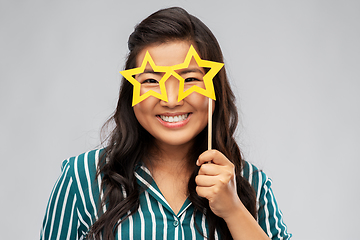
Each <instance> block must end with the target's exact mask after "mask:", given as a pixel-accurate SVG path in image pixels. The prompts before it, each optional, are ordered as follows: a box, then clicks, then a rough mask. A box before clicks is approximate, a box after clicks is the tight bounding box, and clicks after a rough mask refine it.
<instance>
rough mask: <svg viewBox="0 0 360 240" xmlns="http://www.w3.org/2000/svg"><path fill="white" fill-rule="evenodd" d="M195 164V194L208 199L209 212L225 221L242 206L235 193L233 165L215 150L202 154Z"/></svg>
mask: <svg viewBox="0 0 360 240" xmlns="http://www.w3.org/2000/svg"><path fill="white" fill-rule="evenodd" d="M196 164H197V165H198V166H200V170H199V173H198V175H197V176H196V178H195V182H196V184H197V187H196V192H197V194H198V195H199V196H200V197H204V198H206V199H208V200H209V205H210V208H211V210H212V211H213V212H214V213H215V214H216V215H217V216H218V217H221V218H223V219H224V220H225V221H226V219H227V218H230V217H231V215H232V213H234V210H236V209H238V208H239V207H241V206H242V202H241V200H240V198H239V196H238V195H237V191H236V178H235V168H234V164H233V163H232V162H230V161H229V159H227V158H226V157H225V156H224V155H223V154H222V153H221V152H219V151H217V150H207V151H205V152H203V153H202V154H201V155H200V156H199V159H198V160H197V162H196Z"/></svg>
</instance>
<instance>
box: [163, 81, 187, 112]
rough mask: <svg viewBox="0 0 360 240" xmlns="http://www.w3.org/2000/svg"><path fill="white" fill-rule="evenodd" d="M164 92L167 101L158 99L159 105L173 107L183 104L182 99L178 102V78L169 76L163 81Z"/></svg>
mask: <svg viewBox="0 0 360 240" xmlns="http://www.w3.org/2000/svg"><path fill="white" fill-rule="evenodd" d="M165 87H166V94H167V98H168V101H167V102H165V101H163V100H160V105H161V106H163V107H169V108H175V107H176V106H181V105H183V104H184V101H183V100H181V101H180V102H178V97H179V80H178V79H176V78H175V77H173V76H171V77H170V78H169V79H168V80H166V82H165Z"/></svg>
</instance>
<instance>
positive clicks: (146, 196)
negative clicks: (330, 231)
mask: <svg viewBox="0 0 360 240" xmlns="http://www.w3.org/2000/svg"><path fill="white" fill-rule="evenodd" d="M128 46H129V50H130V52H129V55H128V58H127V61H126V66H125V70H129V69H135V68H139V67H140V66H141V65H142V63H143V59H144V58H145V55H146V54H150V56H151V58H152V60H153V61H154V63H155V65H156V66H174V65H175V66H176V65H178V64H181V63H183V62H184V58H185V56H186V55H187V53H188V51H189V49H190V48H191V46H193V47H194V48H195V49H196V52H197V53H198V54H199V55H200V57H201V59H206V60H209V61H213V62H219V63H222V62H223V57H222V53H221V49H220V47H219V44H218V43H217V40H216V38H215V37H214V36H213V34H212V33H211V31H210V30H209V29H208V28H207V27H206V26H205V25H204V24H203V23H202V22H201V21H200V20H199V19H197V18H196V17H194V16H192V15H190V14H188V13H187V12H186V11H185V10H183V9H181V8H169V9H163V10H160V11H158V12H156V13H154V14H152V15H150V16H149V17H148V18H146V19H145V20H143V21H142V22H141V23H140V24H139V25H137V26H136V28H135V30H134V32H133V33H132V34H131V35H130V37H129V41H128ZM208 70H209V69H206V68H202V67H200V66H199V65H198V64H197V62H196V61H195V60H194V59H192V60H191V62H190V64H189V66H188V67H187V68H185V71H176V72H177V73H178V74H179V75H181V77H183V78H184V79H185V83H184V85H185V86H187V87H189V86H194V85H196V86H199V87H201V88H204V82H203V81H202V77H204V75H205V74H206V73H207V71H208ZM163 75H164V73H161V72H160V73H159V72H156V71H154V69H152V68H151V66H150V67H149V64H147V66H146V70H145V71H144V72H142V73H139V74H136V75H135V76H134V78H135V79H136V80H137V81H138V82H139V83H141V94H143V93H144V92H146V91H148V90H151V89H156V88H158V87H159V82H160V81H161V78H162V76H163ZM213 84H214V89H215V95H216V101H215V102H214V103H215V104H214V105H215V106H214V107H213V127H212V129H213V136H212V142H213V150H206V146H207V124H208V122H207V121H208V120H207V111H208V110H207V109H208V98H207V97H205V96H203V95H201V94H199V93H197V92H193V93H191V94H190V95H188V96H187V97H185V98H184V99H181V100H180V101H179V100H178V89H179V81H178V79H177V78H175V77H174V76H170V77H169V78H168V79H167V80H166V83H165V86H166V92H167V98H168V99H167V101H165V100H161V99H158V98H155V97H152V96H150V97H148V98H146V99H144V100H143V101H141V102H139V103H137V104H135V105H134V106H133V107H132V106H131V102H132V99H133V85H132V84H131V83H130V82H129V81H127V80H126V79H125V78H123V79H122V84H121V89H120V95H119V100H118V105H117V109H116V111H115V113H114V115H113V117H112V118H111V119H110V120H109V122H111V121H114V122H115V123H116V126H115V128H114V130H113V131H112V133H111V135H110V138H109V143H108V146H107V147H106V148H104V149H101V150H95V151H90V152H87V153H85V154H82V155H80V156H77V157H74V158H70V159H68V160H65V161H64V162H63V168H62V175H61V176H60V178H59V180H58V181H57V183H56V184H55V187H54V189H53V192H52V194H51V196H50V200H49V203H48V207H47V210H46V215H45V218H44V223H43V229H42V231H41V238H42V239H57V238H58V239H84V238H88V239H206V238H210V239H269V238H271V239H289V238H290V237H291V234H288V233H287V231H286V226H285V224H284V223H283V221H282V214H281V212H280V210H279V209H278V207H277V204H276V201H275V198H274V197H273V193H272V190H271V188H270V185H271V180H270V179H268V178H267V176H266V175H265V174H264V173H262V172H260V171H258V170H257V169H256V168H255V167H254V166H253V165H251V164H249V163H247V162H246V161H244V160H243V159H242V156H241V152H240V149H239V147H238V145H237V144H236V142H235V140H234V137H233V134H234V131H235V129H236V125H237V121H238V118H237V110H236V107H235V105H234V102H235V99H234V95H233V93H232V91H231V89H230V86H229V83H228V80H227V76H226V73H225V69H224V68H222V69H221V70H220V72H219V73H218V74H217V75H216V76H215V78H214V79H213Z"/></svg>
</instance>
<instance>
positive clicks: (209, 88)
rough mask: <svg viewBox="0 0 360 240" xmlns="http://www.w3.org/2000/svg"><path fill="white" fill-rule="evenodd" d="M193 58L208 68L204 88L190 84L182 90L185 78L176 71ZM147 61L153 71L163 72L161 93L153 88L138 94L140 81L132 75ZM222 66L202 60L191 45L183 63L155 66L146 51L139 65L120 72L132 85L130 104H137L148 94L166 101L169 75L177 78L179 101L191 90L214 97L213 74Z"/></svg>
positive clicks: (186, 65)
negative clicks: (166, 83) (166, 85)
mask: <svg viewBox="0 0 360 240" xmlns="http://www.w3.org/2000/svg"><path fill="white" fill-rule="evenodd" d="M192 58H194V59H195V61H196V63H197V64H198V66H199V67H204V68H209V71H208V72H207V73H206V74H205V75H204V77H203V81H204V85H205V89H203V88H201V87H199V86H196V85H194V86H191V87H190V88H189V89H187V90H186V91H184V85H185V79H184V78H182V77H181V76H180V75H179V74H178V73H177V72H176V71H177V70H180V69H185V68H187V67H188V66H189V65H190V61H191V59H192ZM147 63H149V64H150V66H151V67H152V69H153V70H154V72H164V73H165V74H164V76H163V77H162V78H161V80H160V81H159V87H160V91H161V93H158V92H155V91H153V90H149V91H147V92H146V93H144V94H143V95H140V87H141V83H139V82H138V81H137V80H136V79H135V78H134V77H133V76H134V75H136V74H140V73H143V72H144V70H145V67H146V65H147ZM223 66H224V64H223V63H219V62H213V61H208V60H202V59H201V58H200V56H199V55H198V54H197V52H196V50H195V48H194V47H193V46H192V45H191V46H190V49H189V51H188V53H187V55H186V57H185V60H184V62H183V63H181V64H178V65H173V66H156V65H155V63H154V61H153V60H152V58H151V56H150V54H149V52H146V54H145V57H144V60H143V62H142V64H141V66H140V67H138V68H132V69H128V70H124V71H121V72H120V73H121V74H122V75H123V76H124V78H126V79H127V80H128V81H129V82H130V83H131V84H132V85H133V86H134V88H133V100H132V106H134V105H136V104H138V103H139V102H141V101H143V100H144V99H146V98H148V97H149V96H154V97H156V98H158V99H160V100H163V101H166V102H167V101H168V99H167V94H166V87H165V82H166V80H167V79H169V77H170V76H174V77H175V78H177V79H178V80H179V82H180V83H179V94H178V101H179V102H180V101H181V100H182V99H184V98H186V97H187V96H188V95H189V94H191V93H192V92H198V93H200V94H202V95H204V96H206V97H209V98H211V99H213V100H216V98H215V90H214V84H213V81H212V80H213V78H214V77H215V75H216V74H217V73H218V72H219V71H220V70H221V68H222V67H223Z"/></svg>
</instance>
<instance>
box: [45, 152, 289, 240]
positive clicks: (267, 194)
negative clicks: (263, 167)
mask: <svg viewBox="0 0 360 240" xmlns="http://www.w3.org/2000/svg"><path fill="white" fill-rule="evenodd" d="M101 151H102V150H101V149H99V150H93V151H89V152H86V153H84V154H81V155H79V156H77V157H72V158H69V159H67V160H65V161H64V162H63V164H62V174H61V176H60V177H59V178H58V180H57V182H56V183H55V186H54V188H53V190H52V192H51V195H50V199H49V202H48V205H47V209H46V213H45V217H44V221H43V227H42V229H41V233H40V239H43V240H45V239H85V238H86V234H87V232H88V231H89V229H90V226H91V225H92V224H93V223H94V222H95V221H96V220H97V219H98V211H97V210H98V206H99V202H100V197H101V196H102V194H103V192H101V190H100V186H101V178H100V177H98V178H97V179H96V167H97V165H98V162H99V157H100V153H101ZM135 176H136V178H137V182H138V184H139V185H140V186H142V187H145V188H146V191H143V192H141V194H140V206H139V208H138V210H137V211H136V213H135V214H134V215H132V216H130V217H129V218H128V219H127V220H126V221H124V222H123V223H122V224H120V225H119V227H118V229H117V232H116V239H117V240H121V239H144V240H145V239H152V240H155V239H163V240H166V239H175V240H183V239H192V240H197V239H206V237H207V235H208V234H209V233H208V227H207V226H208V224H207V221H206V218H205V215H204V214H202V213H200V212H197V213H196V214H194V207H193V205H192V203H191V202H190V200H189V199H187V200H186V201H185V203H184V204H183V206H182V208H181V210H180V211H179V213H177V214H175V213H174V212H173V210H172V209H171V207H170V206H169V204H168V203H167V201H166V199H165V198H164V196H163V195H162V194H161V192H160V190H159V188H158V187H157V186H156V183H155V181H153V179H152V177H151V174H150V171H149V170H148V169H147V168H146V167H145V166H139V167H138V168H137V169H136V170H135ZM243 176H244V177H245V178H246V179H248V181H249V182H250V184H251V185H252V186H253V187H254V189H255V191H256V196H257V203H258V206H260V207H259V208H258V222H259V224H260V226H261V227H262V228H263V229H264V231H265V232H266V233H267V234H268V236H269V237H270V238H272V239H290V237H291V234H288V233H287V229H286V225H285V224H284V223H283V220H282V213H281V211H280V209H279V208H278V206H277V203H276V200H275V198H274V195H273V192H272V190H271V180H270V179H269V178H268V177H267V176H266V175H265V174H264V173H263V172H261V171H259V170H258V169H257V168H256V167H254V166H253V165H251V164H249V163H246V165H245V166H244V170H243ZM103 211H106V209H105V208H104V209H103ZM195 223H196V224H195ZM196 225H197V226H198V228H199V229H200V232H199V231H198V229H197V228H196V227H195V226H196ZM216 238H217V239H221V236H219V235H218V234H217V233H216Z"/></svg>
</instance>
